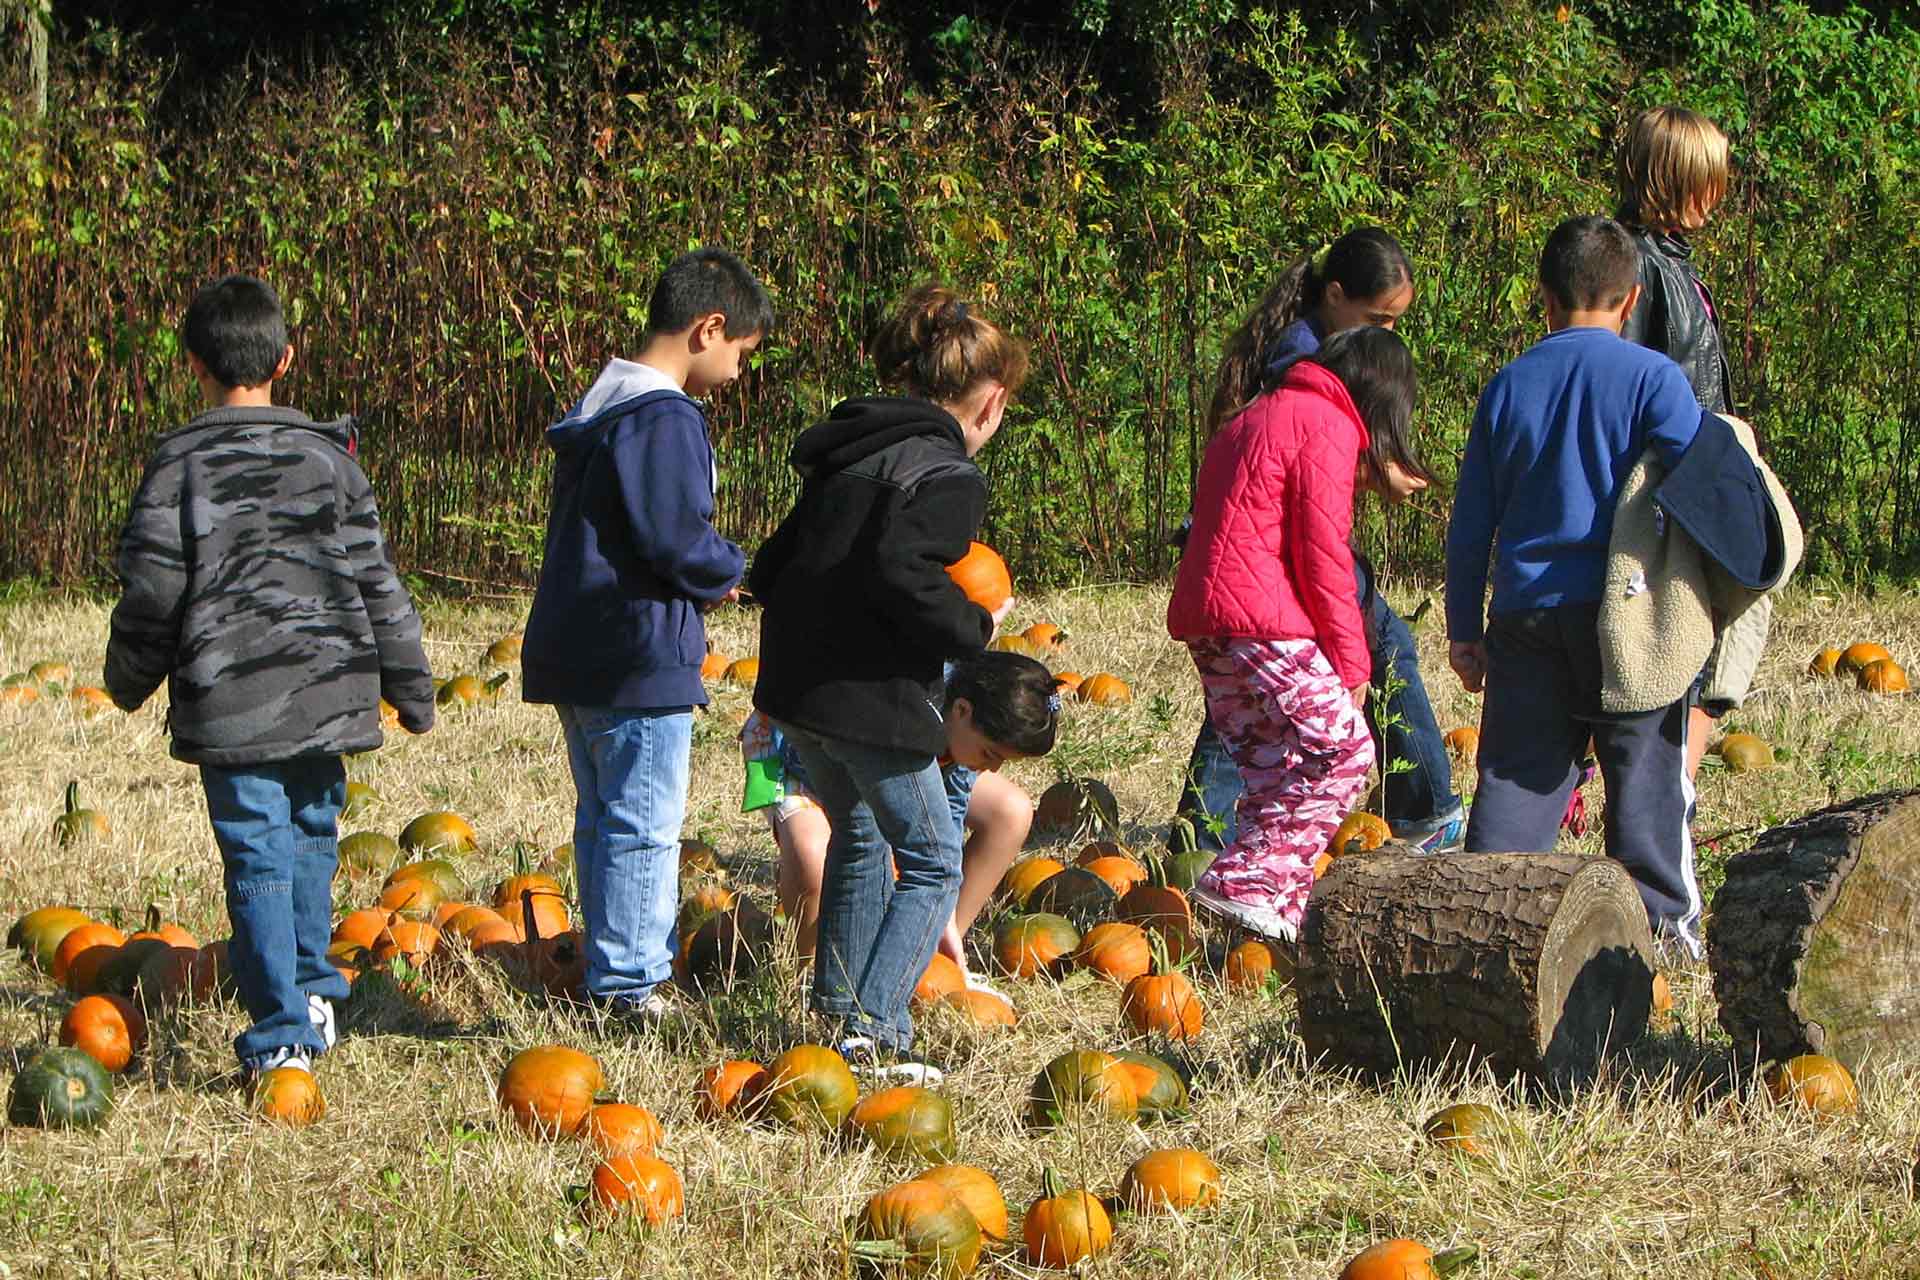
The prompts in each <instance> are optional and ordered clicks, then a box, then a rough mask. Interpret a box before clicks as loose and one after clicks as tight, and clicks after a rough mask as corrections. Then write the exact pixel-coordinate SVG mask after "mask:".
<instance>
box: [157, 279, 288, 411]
mask: <svg viewBox="0 0 1920 1280" xmlns="http://www.w3.org/2000/svg"><path fill="white" fill-rule="evenodd" d="M180 340H181V341H182V342H184V343H186V344H187V350H188V351H190V352H192V353H193V354H194V356H196V357H197V358H198V359H199V361H200V363H201V364H203V365H205V366H206V367H207V372H208V373H210V374H212V375H213V376H214V378H215V379H216V380H217V381H218V382H219V383H220V384H221V385H222V386H226V387H257V386H259V385H260V384H261V383H264V382H271V381H273V375H274V374H275V372H277V371H278V370H279V368H280V357H281V356H282V355H284V354H285V353H286V350H287V319H286V316H285V315H283V314H282V313H281V311H280V295H278V294H276V293H275V292H274V291H273V287H272V286H271V285H269V284H267V283H266V282H265V281H264V280H256V279H254V278H253V277H252V276H242V275H232V276H222V277H221V278H220V279H218V280H215V281H214V282H213V283H212V284H204V285H201V286H200V289H199V291H198V292H197V293H195V294H194V295H193V301H191V302H189V303H187V314H186V316H185V317H183V318H182V319H181V321H180Z"/></svg>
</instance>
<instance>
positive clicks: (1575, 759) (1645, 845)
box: [1466, 604, 1701, 958]
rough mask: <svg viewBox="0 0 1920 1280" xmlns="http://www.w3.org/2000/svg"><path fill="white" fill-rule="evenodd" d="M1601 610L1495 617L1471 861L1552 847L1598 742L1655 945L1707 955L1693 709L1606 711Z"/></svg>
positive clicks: (1619, 855) (1614, 848)
mask: <svg viewBox="0 0 1920 1280" xmlns="http://www.w3.org/2000/svg"><path fill="white" fill-rule="evenodd" d="M1599 615H1600V607H1599V606H1598V605H1595V604H1588V605H1561V606H1559V607H1558V608H1552V609H1527V610H1518V611H1514V612H1510V613H1497V614H1494V615H1493V616H1492V617H1491V618H1490V619H1488V622H1487V635H1486V644H1487V689H1486V699H1485V703H1484V705H1483V707H1482V709H1481V712H1480V758H1479V764H1480V785H1479V788H1478V789H1477V790H1476V791H1475V792H1474V797H1473V807H1472V809H1471V810H1470V812H1469V816H1468V819H1467V841H1466V848H1467V851H1468V852H1469V853H1504V852H1524V853H1540V852H1545V851H1547V850H1550V849H1552V848H1553V846H1554V844H1555V842H1556V841H1557V840H1558V839H1559V835H1560V818H1561V815H1562V814H1563V813H1565V811H1566V807H1567V798H1568V797H1569V796H1570V795H1571V794H1572V791H1573V787H1574V785H1575V784H1576V783H1577V782H1578V780H1579V776H1580V760H1581V757H1582V756H1583V755H1585V753H1586V746H1587V738H1588V737H1589V736H1591V737H1592V738H1593V741H1594V746H1595V748H1596V751H1597V755H1598V759H1599V763H1600V775H1601V777H1602V778H1603V779H1604V780H1605V782H1606V788H1607V825H1606V847H1607V854H1608V856H1609V857H1612V858H1614V859H1615V860H1617V861H1618V862H1619V863H1620V864H1621V865H1622V866H1624V867H1626V869H1627V871H1628V873H1629V874H1631V875H1632V876H1633V880H1634V883H1635V884H1636V885H1637V886H1638V887H1639V889H1640V897H1641V900H1642V901H1644V902H1645V903H1646V904H1647V920H1648V923H1649V924H1650V925H1651V926H1652V927H1653V932H1654V935H1655V936H1656V937H1660V936H1663V935H1664V936H1666V937H1669V938H1672V939H1673V940H1674V941H1677V942H1679V943H1680V944H1681V945H1683V946H1684V947H1686V949H1687V951H1688V952H1689V953H1690V954H1691V955H1693V956H1695V957H1696V958H1697V957H1698V956H1699V955H1700V954H1701V946H1700V937H1699V934H1700V885H1699V882H1698V881H1697V880H1696V879H1695V876H1694V865H1693V835H1692V832H1691V830H1690V829H1689V826H1688V818H1689V816H1690V814H1691V810H1692V808H1693V785H1692V783H1691V782H1689V781H1688V779H1687V738H1686V735H1687V705H1688V702H1689V700H1690V699H1689V698H1682V699H1680V701H1678V702H1675V703H1673V704H1672V705H1670V706H1667V707H1663V708H1661V709H1659V710H1657V711H1647V712H1642V713H1640V714H1637V715H1630V716H1606V715H1602V714H1601V711H1600V641H1599Z"/></svg>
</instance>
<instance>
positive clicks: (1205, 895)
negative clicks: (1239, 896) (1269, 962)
mask: <svg viewBox="0 0 1920 1280" xmlns="http://www.w3.org/2000/svg"><path fill="white" fill-rule="evenodd" d="M1187 900H1188V901H1190V902H1191V903H1193V905H1194V906H1195V907H1198V908H1199V909H1200V910H1202V911H1205V912H1206V913H1207V914H1208V915H1210V916H1213V917H1214V918H1216V919H1218V920H1220V921H1222V922H1223V923H1225V924H1230V925H1233V926H1235V927H1236V928H1240V929H1244V930H1246V931H1247V932H1248V933H1257V934H1259V935H1260V936H1261V937H1263V938H1272V939H1275V940H1277V941H1280V942H1288V943H1290V942H1292V941H1293V940H1294V938H1295V936H1296V935H1297V934H1298V933H1299V932H1300V929H1299V926H1298V925H1295V924H1294V923H1293V922H1292V921H1290V920H1288V919H1287V918H1286V917H1285V916H1283V915H1281V914H1280V913H1279V912H1278V911H1274V910H1271V909H1269V908H1267V907H1261V906H1256V905H1255V904H1253V903H1251V902H1235V901H1233V900H1232V899H1231V898H1223V897H1221V896H1220V895H1219V894H1217V893H1215V892H1213V891H1212V890H1211V889H1203V888H1201V887H1200V886H1199V885H1197V884H1196V885H1195V886H1193V888H1191V889H1189V890H1187Z"/></svg>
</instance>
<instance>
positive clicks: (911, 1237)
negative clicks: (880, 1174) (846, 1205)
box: [853, 1178, 981, 1280]
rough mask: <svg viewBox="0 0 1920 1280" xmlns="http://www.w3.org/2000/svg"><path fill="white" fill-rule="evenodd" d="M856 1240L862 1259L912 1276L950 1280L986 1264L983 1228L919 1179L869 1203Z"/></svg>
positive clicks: (942, 1191) (947, 1194)
mask: <svg viewBox="0 0 1920 1280" xmlns="http://www.w3.org/2000/svg"><path fill="white" fill-rule="evenodd" d="M853 1234H854V1239H855V1241H856V1242H857V1243H856V1244H855V1246H854V1252H855V1255H856V1256H859V1257H862V1258H872V1259H874V1260H875V1261H882V1262H886V1263H892V1264H895V1265H898V1266H899V1267H900V1268H901V1269H902V1271H904V1272H905V1273H906V1274H907V1275H912V1276H936V1277H940V1278H941V1280H950V1278H951V1277H955V1276H964V1275H968V1274H971V1273H972V1271H973V1269H974V1267H975V1266H977V1265H979V1262H980V1246H981V1233H980V1223H979V1222H978V1220H976V1219H975V1218H974V1216H973V1211H972V1210H971V1209H969V1208H968V1207H967V1206H966V1204H965V1203H963V1202H962V1201H961V1199H960V1197H959V1196H957V1195H955V1194H954V1193H953V1192H952V1191H951V1190H949V1189H948V1188H946V1187H944V1186H942V1185H941V1184H940V1183H938V1182H931V1181H927V1180H924V1179H919V1178H916V1179H914V1180H913V1181H911V1182H902V1183H899V1184H897V1185H895V1186H891V1187H888V1188H887V1189H886V1190H885V1191H882V1192H880V1193H879V1194H877V1195H875V1196H874V1197H873V1198H872V1199H870V1200H868V1201H867V1204H866V1207H865V1208H864V1209H862V1210H861V1212H860V1219H859V1221H858V1222H856V1223H855V1224H854V1232H853ZM861 1244H866V1245H878V1246H883V1247H882V1248H880V1249H862V1248H861V1247H860V1246H861Z"/></svg>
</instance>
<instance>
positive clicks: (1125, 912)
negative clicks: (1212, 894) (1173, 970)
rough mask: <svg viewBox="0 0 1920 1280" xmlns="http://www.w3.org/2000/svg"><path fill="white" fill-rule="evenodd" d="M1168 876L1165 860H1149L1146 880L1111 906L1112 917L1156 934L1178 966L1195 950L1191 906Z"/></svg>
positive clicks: (1166, 861) (1169, 870) (1168, 867)
mask: <svg viewBox="0 0 1920 1280" xmlns="http://www.w3.org/2000/svg"><path fill="white" fill-rule="evenodd" d="M1170 873H1171V868H1170V866H1169V865H1168V859H1166V858H1155V859H1153V860H1151V861H1150V862H1149V863H1148V865H1147V878H1146V879H1145V880H1144V881H1142V882H1141V883H1139V884H1137V885H1135V886H1133V888H1131V889H1129V890H1127V892H1126V896H1125V897H1123V898H1121V899H1120V901H1119V903H1118V904H1117V905H1116V906H1115V907H1114V914H1115V915H1117V916H1118V917H1119V918H1120V919H1122V920H1125V921H1127V922H1129V923H1130V924H1137V925H1139V926H1140V927H1141V928H1142V929H1145V930H1146V931H1147V932H1148V933H1151V934H1154V935H1156V936H1157V937H1158V938H1159V939H1160V945H1161V946H1162V947H1164V948H1165V949H1166V952H1167V956H1168V957H1169V958H1170V959H1171V960H1173V961H1174V962H1175V963H1178V962H1180V961H1183V960H1185V959H1186V958H1187V957H1188V956H1190V955H1192V954H1193V952H1194V950H1195V944H1194V940H1193V906H1192V904H1191V903H1189V902H1188V901H1187V895H1186V894H1185V893H1184V892H1182V891H1181V890H1179V889H1176V888H1175V887H1174V886H1173V883H1172V881H1171V879H1170V878H1169V877H1170Z"/></svg>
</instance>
